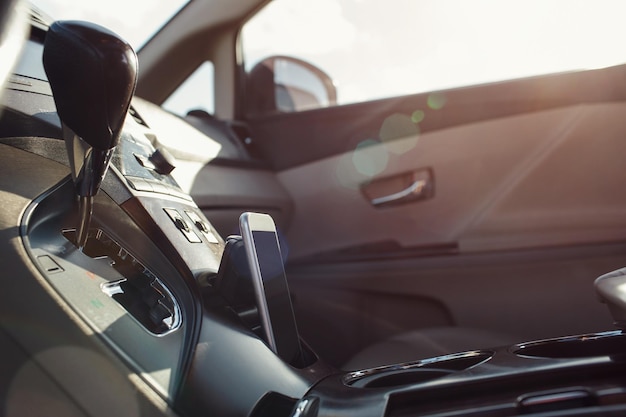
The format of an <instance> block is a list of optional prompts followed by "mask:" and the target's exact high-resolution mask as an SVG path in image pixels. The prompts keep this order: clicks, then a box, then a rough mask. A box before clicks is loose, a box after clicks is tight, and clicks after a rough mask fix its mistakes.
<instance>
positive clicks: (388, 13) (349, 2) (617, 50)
mask: <svg viewBox="0 0 626 417" xmlns="http://www.w3.org/2000/svg"><path fill="white" fill-rule="evenodd" d="M623 16H626V2H624V1H621V0H597V1H593V2H591V1H576V0H523V1H518V0H509V1H502V0H472V1H467V0H430V1H426V0H393V1H381V0H316V1H310V0H273V1H271V2H270V3H268V5H267V6H266V7H265V8H264V9H263V10H261V11H260V12H259V13H258V14H257V15H256V16H254V17H253V18H252V19H251V20H250V21H249V22H248V23H247V24H246V25H245V26H244V28H243V32H242V42H243V51H244V59H245V65H246V69H247V70H248V71H250V70H251V69H252V68H253V67H254V66H255V65H256V64H257V63H259V62H260V61H262V60H264V59H265V58H267V57H269V56H274V55H283V56H290V57H295V58H298V59H302V60H304V61H307V62H309V63H311V64H313V65H315V66H316V67H318V68H319V69H321V70H322V71H323V72H325V73H327V74H328V75H329V76H330V77H331V79H332V81H333V83H334V85H335V87H336V90H337V104H347V103H354V102H360V101H365V100H371V99H376V98H383V97H391V96H396V95H405V94H412V93H418V92H428V91H435V90H440V89H446V88H452V87H459V86H466V85H472V84H480V83H488V82H494V81H500V80H506V79H513V78H520V77H527V76H533V75H539V74H546V73H554V72H562V71H570V70H578V69H590V68H599V67H605V66H610V65H615V64H620V63H623V62H624V61H626V54H624V52H623V49H624V48H623V45H622V44H623V40H624V39H626V25H624V24H623ZM275 82H276V80H275ZM281 84H289V83H288V82H286V81H284V80H283V82H282V83H281ZM320 105H323V104H320ZM294 110H297V108H294Z"/></svg>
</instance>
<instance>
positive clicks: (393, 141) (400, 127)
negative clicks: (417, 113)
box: [379, 113, 420, 155]
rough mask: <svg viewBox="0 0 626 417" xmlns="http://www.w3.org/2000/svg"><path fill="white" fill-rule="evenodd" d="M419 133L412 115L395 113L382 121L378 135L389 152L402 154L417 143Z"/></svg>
mask: <svg viewBox="0 0 626 417" xmlns="http://www.w3.org/2000/svg"><path fill="white" fill-rule="evenodd" d="M419 133H420V130H419V126H417V125H416V124H415V123H414V122H413V120H412V117H410V116H407V115H405V114H400V113H395V114H392V115H390V116H388V117H387V118H386V119H385V121H383V124H382V125H381V127H380V132H379V135H380V140H381V141H382V142H383V143H384V144H385V147H386V148H387V151H388V152H389V153H392V154H395V155H402V154H404V153H406V152H408V151H410V150H411V149H413V148H414V147H415V145H417V139H418V137H419Z"/></svg>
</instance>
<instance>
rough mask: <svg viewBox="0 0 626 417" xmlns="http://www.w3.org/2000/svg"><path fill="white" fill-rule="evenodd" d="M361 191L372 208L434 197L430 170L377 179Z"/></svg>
mask: <svg viewBox="0 0 626 417" xmlns="http://www.w3.org/2000/svg"><path fill="white" fill-rule="evenodd" d="M361 191H362V192H363V195H364V196H365V198H366V199H367V200H369V202H370V204H371V205H373V206H374V207H385V206H394V205H400V204H406V203H410V202H414V201H418V200H425V199H428V198H431V197H432V196H433V195H434V181H433V174H432V169H430V168H426V169H419V170H416V171H411V172H405V173H402V174H399V175H394V176H392V177H387V178H381V179H377V180H374V181H372V182H370V183H368V184H366V185H364V186H362V187H361Z"/></svg>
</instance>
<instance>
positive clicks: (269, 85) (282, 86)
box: [246, 56, 337, 116]
mask: <svg viewBox="0 0 626 417" xmlns="http://www.w3.org/2000/svg"><path fill="white" fill-rule="evenodd" d="M246 93H247V100H246V102H247V109H246V112H247V114H248V116H260V115H267V114H273V113H290V112H296V111H303V110H313V109H318V108H322V107H330V106H334V105H336V104H337V89H336V88H335V85H334V83H333V81H332V79H331V78H330V77H329V76H328V74H326V73H325V72H324V71H322V70H321V69H319V68H317V67H316V66H314V65H312V64H310V63H308V62H306V61H302V60H300V59H297V58H292V57H288V56H271V57H269V58H265V59H264V60H263V61H261V62H259V63H258V64H256V65H255V66H254V67H253V68H252V70H251V71H250V72H249V73H248V78H247V83H246Z"/></svg>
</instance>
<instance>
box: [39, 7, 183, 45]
mask: <svg viewBox="0 0 626 417" xmlns="http://www.w3.org/2000/svg"><path fill="white" fill-rule="evenodd" d="M188 2H189V0H132V1H128V0H107V1H106V2H96V1H91V0H88V1H85V0H31V3H32V4H33V5H34V6H35V7H37V8H38V9H40V10H41V11H42V12H44V13H45V14H47V15H48V16H50V17H51V18H52V19H53V20H86V21H89V22H94V23H97V24H99V25H101V26H104V27H106V28H108V29H110V30H112V31H113V32H115V33H117V34H118V35H120V36H121V37H122V38H124V39H125V40H126V41H127V42H128V43H130V44H131V46H132V47H133V48H134V49H135V50H139V49H140V48H141V47H142V46H143V45H144V44H145V43H146V42H147V41H148V40H149V39H150V38H151V37H152V36H153V35H154V34H155V33H156V32H157V31H158V30H159V29H161V27H162V26H163V25H164V24H165V23H166V22H167V21H168V20H170V19H171V17H172V16H174V15H175V14H176V13H177V12H178V11H179V10H180V9H181V8H182V7H183V6H185V5H186V4H187V3H188Z"/></svg>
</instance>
